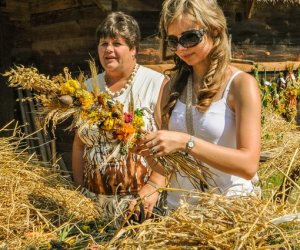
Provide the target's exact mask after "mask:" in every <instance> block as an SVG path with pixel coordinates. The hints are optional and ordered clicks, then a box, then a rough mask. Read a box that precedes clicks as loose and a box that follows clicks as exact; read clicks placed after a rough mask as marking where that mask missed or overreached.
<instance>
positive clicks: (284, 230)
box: [0, 109, 300, 250]
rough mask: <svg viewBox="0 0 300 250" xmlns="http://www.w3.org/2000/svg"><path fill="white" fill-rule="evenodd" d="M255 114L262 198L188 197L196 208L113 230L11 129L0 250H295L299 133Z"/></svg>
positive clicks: (273, 117) (298, 240)
mask: <svg viewBox="0 0 300 250" xmlns="http://www.w3.org/2000/svg"><path fill="white" fill-rule="evenodd" d="M263 115H264V123H263V130H262V152H263V153H264V155H265V156H266V155H267V156H268V157H267V159H266V160H265V161H263V162H261V164H260V170H259V176H260V180H261V185H262V199H257V198H254V197H239V198H234V197H232V198H228V197H223V196H219V195H214V194H204V193H197V192H195V193H192V192H189V193H187V197H189V196H195V197H197V198H198V199H199V204H198V205H196V206H189V205H188V204H187V203H184V202H183V204H182V206H181V207H180V208H179V209H178V210H176V211H175V212H174V213H172V214H170V215H168V216H166V217H162V218H161V219H158V220H155V221H154V220H148V221H146V222H144V223H143V224H141V225H140V224H135V225H130V226H126V227H123V228H122V229H120V230H118V231H113V230H112V227H111V225H110V224H109V222H108V221H105V219H103V218H102V217H101V214H99V212H98V210H97V208H96V206H95V204H94V203H93V202H92V201H91V200H90V199H89V198H87V197H85V196H84V195H83V194H82V193H81V192H80V191H79V190H76V189H75V188H74V187H73V185H72V182H71V180H70V178H69V177H68V176H66V175H65V173H63V172H61V171H60V170H59V169H58V168H56V167H55V166H53V167H52V168H45V167H42V164H41V163H40V162H39V161H38V160H37V159H36V156H35V155H29V154H28V153H27V151H26V143H25V141H26V140H25V139H26V136H25V135H24V134H23V133H22V132H21V130H20V127H18V126H17V125H16V127H15V128H13V129H10V132H11V134H12V136H11V137H2V138H0V249H1V250H4V249H222V250H223V249H228V250H229V249H299V248H300V214H299V211H300V180H299V177H300V174H299V172H300V153H299V145H300V144H299V140H300V130H298V127H297V126H296V125H295V124H294V123H291V122H287V121H286V120H285V119H283V118H282V117H281V116H280V115H278V114H276V113H275V112H272V111H270V110H268V109H265V110H264V113H263ZM1 130H3V131H4V130H8V127H4V128H2V129H1ZM21 149H22V150H21Z"/></svg>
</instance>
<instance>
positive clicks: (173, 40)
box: [167, 36, 178, 51]
mask: <svg viewBox="0 0 300 250" xmlns="http://www.w3.org/2000/svg"><path fill="white" fill-rule="evenodd" d="M167 42H168V47H169V49H170V50H172V51H175V50H176V49H177V46H178V39H177V37H176V36H169V37H168V38H167Z"/></svg>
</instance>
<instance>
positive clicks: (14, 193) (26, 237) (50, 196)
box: [0, 132, 99, 249]
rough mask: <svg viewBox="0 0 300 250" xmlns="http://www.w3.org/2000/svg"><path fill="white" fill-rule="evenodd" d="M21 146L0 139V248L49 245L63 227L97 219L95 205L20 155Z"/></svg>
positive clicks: (62, 179)
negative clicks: (0, 245) (0, 246)
mask: <svg viewBox="0 0 300 250" xmlns="http://www.w3.org/2000/svg"><path fill="white" fill-rule="evenodd" d="M16 134H17V133H16V132H14V135H16ZM22 144H23V141H22V138H17V137H16V136H12V137H9V138H0V225H1V226H0V243H1V244H2V245H3V246H2V248H5V247H7V248H9V249H20V248H22V247H24V246H30V245H34V246H41V245H43V244H49V241H50V240H51V239H53V240H56V239H57V238H58V236H59V229H60V227H61V226H62V225H66V224H68V223H69V224H71V223H78V222H84V221H90V220H95V219H96V218H97V217H99V214H98V212H97V210H96V207H95V205H94V203H93V202H92V201H91V200H90V199H88V198H86V197H85V196H83V195H82V194H81V193H80V192H79V191H77V190H75V188H74V186H73V185H72V182H71V181H70V179H68V178H66V177H63V175H62V174H61V172H60V171H58V170H57V169H51V168H45V167H42V166H41V164H40V163H39V162H38V161H37V159H36V157H35V155H28V154H27V153H26V152H25V151H20V145H22ZM2 248H1V249H2Z"/></svg>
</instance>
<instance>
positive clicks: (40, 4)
mask: <svg viewBox="0 0 300 250" xmlns="http://www.w3.org/2000/svg"><path fill="white" fill-rule="evenodd" d="M93 4H94V3H93V1H92V0H80V1H78V0H60V1H53V0H34V1H30V4H29V9H30V12H31V14H37V13H45V12H51V11H57V10H65V9H69V8H74V7H81V6H86V5H93Z"/></svg>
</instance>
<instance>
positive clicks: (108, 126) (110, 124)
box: [102, 118, 115, 130]
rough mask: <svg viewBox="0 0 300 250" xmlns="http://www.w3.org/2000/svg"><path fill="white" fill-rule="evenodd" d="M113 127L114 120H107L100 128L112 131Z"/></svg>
mask: <svg viewBox="0 0 300 250" xmlns="http://www.w3.org/2000/svg"><path fill="white" fill-rule="evenodd" d="M114 125H115V119H114V118H107V119H106V120H105V121H104V123H103V125H102V128H103V129H105V130H112V129H113V128H114Z"/></svg>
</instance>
